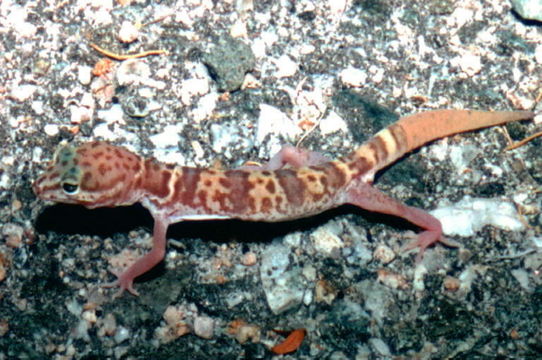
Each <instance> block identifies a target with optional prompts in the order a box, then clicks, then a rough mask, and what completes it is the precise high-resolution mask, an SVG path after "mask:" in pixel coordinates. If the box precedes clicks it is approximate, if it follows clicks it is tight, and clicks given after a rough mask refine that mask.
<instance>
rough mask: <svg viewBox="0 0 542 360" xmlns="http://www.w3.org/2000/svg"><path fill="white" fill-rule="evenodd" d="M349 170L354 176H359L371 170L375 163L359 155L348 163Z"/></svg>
mask: <svg viewBox="0 0 542 360" xmlns="http://www.w3.org/2000/svg"><path fill="white" fill-rule="evenodd" d="M347 166H348V170H350V171H351V172H352V177H357V176H359V175H361V174H364V173H366V172H367V171H369V170H371V169H372V168H373V166H374V164H373V163H372V162H371V161H369V160H367V158H364V157H359V158H357V159H355V160H353V161H351V162H349V163H348V165H347Z"/></svg>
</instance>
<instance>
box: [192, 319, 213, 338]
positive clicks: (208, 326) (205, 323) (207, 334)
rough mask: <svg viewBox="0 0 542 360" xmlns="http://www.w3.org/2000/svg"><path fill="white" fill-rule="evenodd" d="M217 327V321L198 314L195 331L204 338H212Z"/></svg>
mask: <svg viewBox="0 0 542 360" xmlns="http://www.w3.org/2000/svg"><path fill="white" fill-rule="evenodd" d="M214 329H215V322H214V320H213V319H211V318H210V317H207V316H198V317H197V318H196V319H195V320H194V333H195V334H196V335H197V336H199V337H201V338H204V339H212V338H213V334H214Z"/></svg>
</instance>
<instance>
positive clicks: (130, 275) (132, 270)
mask: <svg viewBox="0 0 542 360" xmlns="http://www.w3.org/2000/svg"><path fill="white" fill-rule="evenodd" d="M168 226H169V224H168V223H167V221H166V220H165V219H163V218H162V217H159V216H155V217H154V230H153V239H152V249H151V251H149V252H148V253H147V254H145V255H144V256H143V257H141V258H140V259H138V260H137V261H136V262H135V263H133V264H132V265H130V267H129V268H128V269H126V270H124V271H122V272H118V271H111V272H112V273H113V274H114V275H115V276H117V280H116V281H113V282H111V283H108V284H104V285H102V286H103V287H109V288H110V287H117V286H118V287H119V288H120V289H119V291H118V292H117V293H116V294H115V297H119V296H120V295H121V294H122V293H123V292H124V290H127V291H128V292H129V293H130V294H133V295H136V296H138V295H139V293H138V292H137V291H136V290H135V289H134V286H133V284H134V279H135V278H137V277H138V276H140V275H142V274H144V273H146V272H147V271H149V270H150V269H152V268H153V267H155V266H156V265H157V264H158V263H159V262H160V261H162V259H163V258H164V256H165V253H166V232H167V228H168Z"/></svg>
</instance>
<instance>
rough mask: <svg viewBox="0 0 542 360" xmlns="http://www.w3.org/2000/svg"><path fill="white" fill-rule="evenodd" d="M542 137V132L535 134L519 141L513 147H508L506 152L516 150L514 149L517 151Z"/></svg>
mask: <svg viewBox="0 0 542 360" xmlns="http://www.w3.org/2000/svg"><path fill="white" fill-rule="evenodd" d="M540 136H542V131H541V132H538V133H536V134H533V135H531V136H528V137H526V138H525V139H523V140H521V141H518V142H517V143H515V144H512V145H508V146H507V147H506V148H505V149H504V151H508V150H514V149H517V148H518V147H521V146H523V145H525V144H527V143H528V142H529V141H531V140H533V139H536V138H537V137H540Z"/></svg>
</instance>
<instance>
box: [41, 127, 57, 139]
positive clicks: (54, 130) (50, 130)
mask: <svg viewBox="0 0 542 360" xmlns="http://www.w3.org/2000/svg"><path fill="white" fill-rule="evenodd" d="M43 131H44V132H45V134H47V135H49V136H55V135H58V125H54V124H47V125H45V126H44V127H43Z"/></svg>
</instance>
